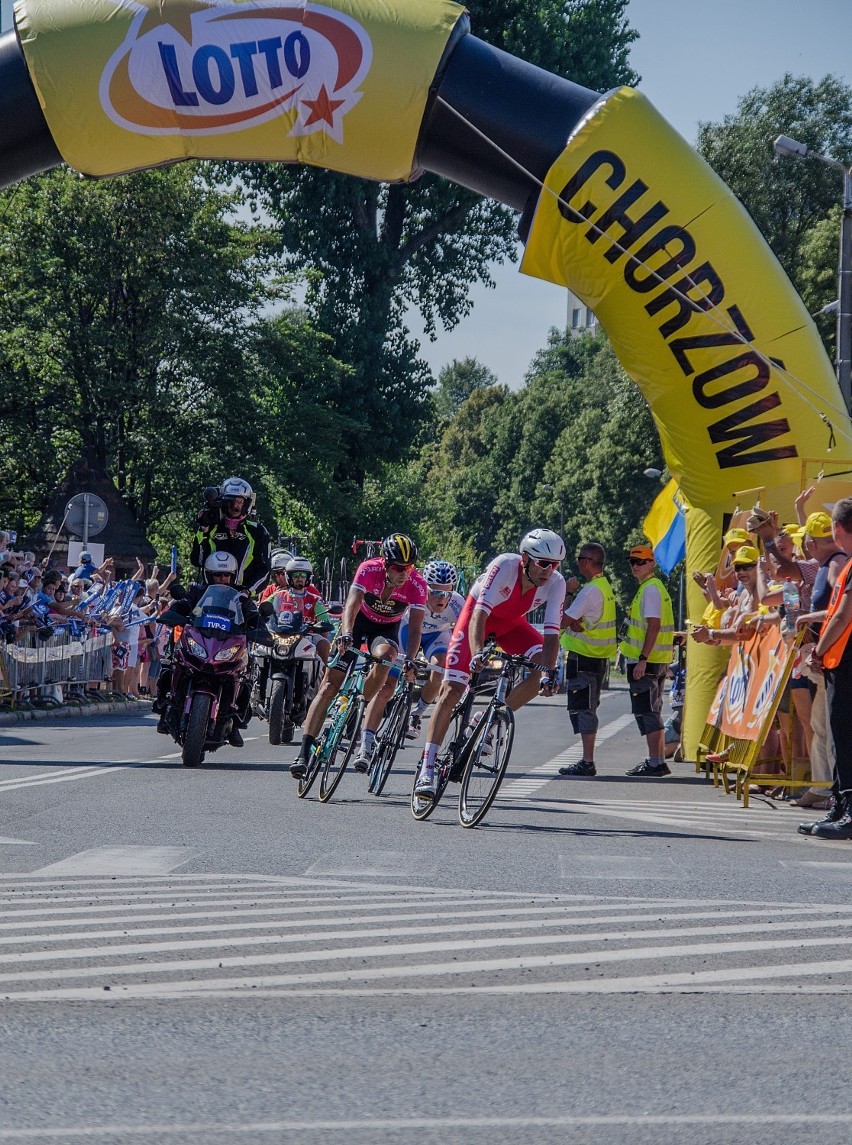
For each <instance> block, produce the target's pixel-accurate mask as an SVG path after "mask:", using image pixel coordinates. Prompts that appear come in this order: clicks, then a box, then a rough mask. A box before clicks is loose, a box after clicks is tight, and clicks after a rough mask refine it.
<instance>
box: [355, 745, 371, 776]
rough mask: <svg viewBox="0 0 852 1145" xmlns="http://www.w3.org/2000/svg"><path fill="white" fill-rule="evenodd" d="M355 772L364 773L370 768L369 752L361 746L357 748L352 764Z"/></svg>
mask: <svg viewBox="0 0 852 1145" xmlns="http://www.w3.org/2000/svg"><path fill="white" fill-rule="evenodd" d="M352 766H353V767H354V768H355V770H356V771H357V772H360V774H361V775H364V774H365V773H366V772H368V771H369V770H370V752H368V751H367V750H366V748H364V747H363V746H362V747H360V748H358V754H357V755H356V756H355V762H354V763H353V764H352Z"/></svg>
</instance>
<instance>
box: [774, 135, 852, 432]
mask: <svg viewBox="0 0 852 1145" xmlns="http://www.w3.org/2000/svg"><path fill="white" fill-rule="evenodd" d="M772 146H773V149H774V151H775V154H776V155H778V156H783V157H784V158H790V157H792V158H794V159H818V160H819V162H820V163H825V164H827V165H828V166H829V167H834V168H835V169H836V170H838V171H842V172H843V214H842V216H841V220H840V261H839V265H838V272H837V276H838V282H839V298H838V304H837V354H836V365H837V381H838V384H839V385H840V392H841V394H842V395H843V401H844V402H845V404H846V409H847V410H850V411H852V167H846V166H845V164H843V163H841V162H840V160H839V159H833V158H832V157H831V156H830V155H820V153H819V152H818V151H811V149H810V148H809V147H808V146H807V145H806V144H804V143H799V142H798V140H796V139H791V138H790V137H789V135H779V136H778V138H777V139H776V140H775V142H774V143H773V144H772Z"/></svg>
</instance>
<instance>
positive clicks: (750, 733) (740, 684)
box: [707, 624, 795, 740]
mask: <svg viewBox="0 0 852 1145" xmlns="http://www.w3.org/2000/svg"><path fill="white" fill-rule="evenodd" d="M794 655H795V649H794V648H793V647H792V645H789V644H788V643H787V642H786V641H785V639H784V637H783V636H782V635H781V631H780V629H779V627H778V626H777V625H775V624H773V625H770V626H763V627H762V628H761V629H760V630H759V631H758V632H756V633H755V634H754V636H752V637H750V638H749V639H748V640H743V641H740V642H739V643H737V644H735V645H734V646H733V647H732V648H731V656H730V659H729V660H728V667H727V670H726V672H725V675H724V676H723V677H722V679H721V680H720V681H719V686H718V688H717V689H716V695H715V696H714V698H713V703H712V704H711V705H710V713H709V715H708V716H707V723H708V724H712V726H713V727H715V728H718V730H719V731H721V732H722V733H723V734H724V735H726V736H729V737H731V738H732V739H738V740H757V739H759V738H760V735H761V732H762V730H763V727H764V725H765V723H766V721H767V719H768V718H769V716H770V715H771V713H772V712H773V711H774V705H775V700H776V698H777V696H778V693H779V691H780V690H781V689H782V688H783V687H784V685H785V683H786V681H787V676H788V671H787V669H788V665H790V666H792V663H791V661H792V658H793V656H794Z"/></svg>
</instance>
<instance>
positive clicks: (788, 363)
mask: <svg viewBox="0 0 852 1145" xmlns="http://www.w3.org/2000/svg"><path fill="white" fill-rule="evenodd" d="M546 187H547V190H545V191H543V192H542V194H541V197H540V199H539V203H538V206H537V209H536V214H535V218H534V221H533V224H532V229H531V233H530V236H529V241H528V243H527V247H526V252H525V255H524V260H523V265H522V269H523V270H524V271H525V272H526V273H527V274H531V275H535V276H537V277H539V278H544V279H547V280H549V281H551V282H556V283H560V284H562V285H565V286H569V287H570V289H571V290H572V291H574V293H575V294H577V295H578V297H580V298H581V299H582V300H583V301H584V302H585V303H586V305H587V306H590V307H591V308H592V309H593V310H594V311H595V313H596V314H597V316H598V318H599V320H600V321H601V323H602V324H603V326H604V328H605V329H606V331H607V333H608V335H609V337H610V340H611V342H612V344H613V348H614V349H615V351H616V353H617V354H618V357H619V359H620V360H621V362H622V364H623V365H624V368H625V369H626V370H627V372H628V374H629V375H630V376H631V377H632V378H633V380H634V381H635V382H637V383H638V385H639V386H640V388H641V389H642V392H643V393H644V394H645V397H646V398H647V400H648V403H649V405H650V407H651V410H652V413H653V415H654V418H655V420H656V422H657V427H658V429H659V432H660V439H661V441H662V445H663V450H664V453H665V458H666V462H667V464H668V466H669V469H670V470H671V473H672V476H673V477H675V479H676V480H677V482H678V484H679V485H680V488H681V489H682V490H683V492H684V494H685V495H686V498H687V499H688V501H689V502H690V503H691V504H693V505H699V506H708V505H711V504H720V503H722V502H723V500H724V498H725V497H726V496H729V495H730V494H732V493H733V492H734V491H735V490H738V489H746V488H751V487H754V486H765V487H766V488H767V489H772V490H774V491H775V497H774V499H773V507H777V508H778V509H779V511H783V512H785V513H789V512H790V511H791V510H792V501H793V497H794V496H795V494H796V492H798V488H799V478H800V473H801V459H802V458H803V457H809V456H810V457H821V456H825V453H826V449H827V448H828V446H829V443H830V436H831V435H830V431H829V428H828V427H827V425H826V422H825V421H824V420H822V418H823V416H824V417H825V418H827V419H828V421H829V422H831V424H832V426H833V427H834V435H835V438H836V443H834V442H833V443H831V444H832V446H833V447H834V452H833V454H832V456H837V457H838V459H840V458H842V459H843V460H845V461H849V460H850V459H852V434H850V424H849V417H848V414H847V413H846V412H845V409H844V406H843V401H842V398H841V395H840V389H839V387H838V385H837V381H836V379H835V377H834V373H833V371H832V369H831V365H830V363H829V361H828V358H827V357H826V354H825V351H824V349H823V346H822V343H821V342H820V339H819V335H818V333H817V330H816V327H815V326H814V323H813V322H812V320H811V318H810V317H809V315H808V313H807V311H806V309H805V307H804V304H803V303H802V301H801V299H800V298H799V296H798V295H797V294H796V292H795V290H794V289H793V287H792V285H791V284H790V282H789V280H788V279H787V277H786V275H785V274H784V272H783V271H782V270H781V268H780V266H779V265H778V262H777V261H776V259H775V257H774V256H773V255H772V253H771V251H770V249H769V247H768V246H767V244H766V242H765V241H764V239H763V238H762V236H761V234H760V232H759V231H758V230H757V228H756V227H755V225H754V223H753V222H752V221H751V219H750V218H749V216H748V215H747V213H746V212H745V211H744V210H743V208H742V206H741V205H740V204H739V203H738V202H737V200H736V199H735V198H734V196H733V194H732V193H731V191H730V190H729V189H728V188H727V187H726V186H725V184H724V183H723V182H722V181H721V180H720V179H719V178H718V177H717V176H716V175H715V173H714V172H713V171H712V170H711V168H710V167H709V166H708V165H707V164H706V163H705V162H704V161H703V160H702V159H701V158H700V157H699V156H698V155H697V154H696V152H695V151H693V149H692V148H691V147H690V146H689V145H688V144H687V143H686V142H685V141H684V140H683V139H681V137H680V136H679V135H678V134H677V132H676V131H675V130H674V129H673V128H672V127H671V126H670V125H669V124H668V123H666V121H665V120H664V119H663V118H662V117H661V116H660V115H659V114H658V113H657V112H656V111H655V110H654V108H653V107H652V106H651V105H650V104H649V103H648V101H647V100H646V99H645V97H644V96H642V95H641V94H640V93H639V92H636V91H632V90H630V89H629V88H622V89H621V90H620V91H618V92H616V93H614V94H613V95H611V96H609V97H606V98H605V99H604V100H602V101H601V103H600V104H598V105H597V106H596V108H594V109H593V110H592V112H590V114H589V115H588V116H587V117H586V118H585V120H583V121H581V122H580V124H579V125H578V127H577V130H576V131H575V133H574V135H573V136H572V137H571V139H570V140H569V143H568V146H567V147H566V149H565V151H564V152H563V153H562V155H561V156H560V158H559V159H558V160H557V161H556V163H555V164H554V165H553V167H552V169H551V171H550V172H549V174H548V176H547V181H546ZM779 502H780V503H779ZM726 507H727V508H728V509H729V510H730V509H731V508H733V506H732V505H728V506H726Z"/></svg>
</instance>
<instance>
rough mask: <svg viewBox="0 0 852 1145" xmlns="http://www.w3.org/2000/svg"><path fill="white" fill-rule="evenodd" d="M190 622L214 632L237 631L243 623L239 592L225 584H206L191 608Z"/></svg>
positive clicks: (196, 626)
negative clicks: (196, 602)
mask: <svg viewBox="0 0 852 1145" xmlns="http://www.w3.org/2000/svg"><path fill="white" fill-rule="evenodd" d="M192 623H193V626H194V627H195V628H205V629H209V630H213V631H215V632H222V633H227V632H235V631H238V630H239V628H240V627H241V625H242V624H243V609H242V605H241V604H240V594H239V593H238V592H237V591H236V589H233V588H231V587H230V586H229V585H227V584H211V585H208V586H207V588H206V589H205V590H204V593H203V595H202V596H201V598H200V600H199V601H198V604H196V606H195V608H194V609H193V610H192Z"/></svg>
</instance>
